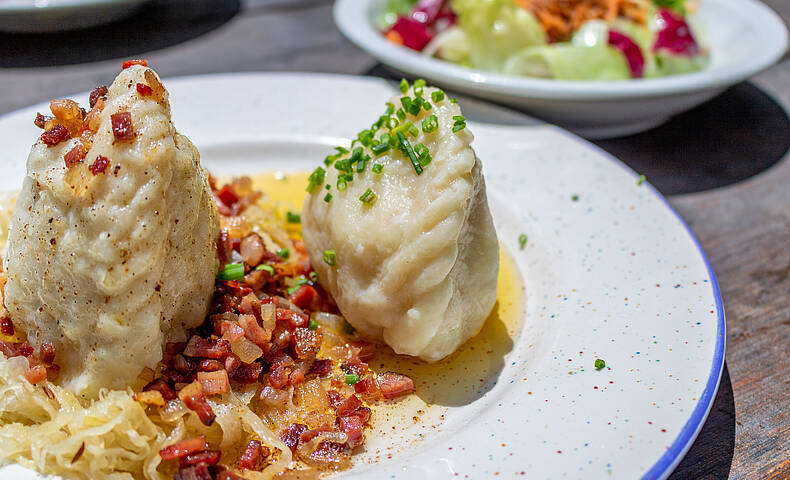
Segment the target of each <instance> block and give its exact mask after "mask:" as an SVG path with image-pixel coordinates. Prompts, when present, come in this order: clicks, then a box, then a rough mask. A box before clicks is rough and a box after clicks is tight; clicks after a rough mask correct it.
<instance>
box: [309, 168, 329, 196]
mask: <svg viewBox="0 0 790 480" xmlns="http://www.w3.org/2000/svg"><path fill="white" fill-rule="evenodd" d="M325 175H326V170H324V169H323V168H321V167H318V168H316V169H315V170H313V173H311V174H310V176H309V177H308V179H307V181H308V184H307V192H308V193H313V192H314V191H315V189H316V187H319V186H320V185H321V184H322V183H324V176H325Z"/></svg>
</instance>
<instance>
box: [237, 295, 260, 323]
mask: <svg viewBox="0 0 790 480" xmlns="http://www.w3.org/2000/svg"><path fill="white" fill-rule="evenodd" d="M239 313H243V314H246V315H255V318H261V301H260V300H259V299H258V297H256V296H255V294H254V293H250V294H247V295H244V298H242V299H241V303H240V304H239Z"/></svg>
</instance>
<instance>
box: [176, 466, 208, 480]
mask: <svg viewBox="0 0 790 480" xmlns="http://www.w3.org/2000/svg"><path fill="white" fill-rule="evenodd" d="M173 480H214V479H213V477H212V476H211V471H210V470H209V469H208V467H207V466H206V465H203V464H200V465H195V466H194V467H186V468H182V469H181V470H179V471H178V473H176V476H175V477H173Z"/></svg>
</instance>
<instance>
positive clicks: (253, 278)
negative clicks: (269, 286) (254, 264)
mask: <svg viewBox="0 0 790 480" xmlns="http://www.w3.org/2000/svg"><path fill="white" fill-rule="evenodd" d="M269 278H271V277H270V276H269V272H266V271H263V270H252V271H250V273H248V274H247V275H244V283H246V284H247V285H249V286H250V287H251V288H252V289H254V290H260V289H261V288H263V286H264V285H266V282H267V281H268V280H269Z"/></svg>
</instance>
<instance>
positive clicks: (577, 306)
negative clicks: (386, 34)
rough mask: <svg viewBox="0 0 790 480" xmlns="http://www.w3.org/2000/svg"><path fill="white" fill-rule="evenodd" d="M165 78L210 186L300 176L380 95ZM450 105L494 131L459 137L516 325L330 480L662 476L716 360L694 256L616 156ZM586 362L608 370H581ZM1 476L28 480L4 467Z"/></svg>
mask: <svg viewBox="0 0 790 480" xmlns="http://www.w3.org/2000/svg"><path fill="white" fill-rule="evenodd" d="M165 84H166V86H167V87H168V88H169V89H170V91H171V92H172V95H171V103H172V105H173V111H174V121H175V122H176V125H177V127H178V128H179V130H181V131H182V132H183V133H184V134H186V135H187V136H189V138H191V139H192V140H193V142H194V143H195V144H196V145H197V146H198V148H199V149H200V151H201V153H202V158H203V163H204V165H205V166H206V167H207V168H208V169H209V170H211V171H213V172H215V173H219V174H233V173H247V174H249V173H252V172H261V171H273V170H284V171H295V170H301V171H303V170H308V169H313V168H314V167H315V166H316V165H318V164H320V163H321V160H322V159H323V158H324V156H325V155H326V154H327V153H328V152H329V151H330V147H331V146H333V145H336V144H337V143H341V142H345V141H347V140H345V139H348V138H350V137H352V136H354V135H355V134H356V132H357V131H358V130H360V129H361V128H363V127H365V126H367V125H369V124H370V123H371V121H372V119H375V118H377V117H378V115H379V114H380V113H381V111H382V110H383V104H384V102H385V101H386V100H387V99H388V98H389V97H390V95H391V94H392V92H393V88H392V87H391V86H390V85H389V84H387V83H385V82H384V81H381V80H378V79H364V78H355V77H342V76H328V75H309V74H303V75H292V74H237V75H217V76H203V77H192V78H181V79H172V80H166V81H165ZM78 99H79V100H80V101H81V102H84V101H86V100H87V97H86V96H85V95H81V96H79V97H78ZM464 106H466V107H467V108H466V109H465V113H466V114H467V115H468V116H469V117H470V118H471V119H474V118H481V117H484V118H486V119H488V120H489V121H498V120H500V119H501V120H502V123H507V124H510V125H509V126H505V125H495V124H493V123H481V122H477V121H470V123H469V128H470V129H472V131H473V132H474V134H475V136H476V138H475V142H474V147H475V149H476V150H477V153H478V155H479V156H480V158H481V159H482V160H483V163H484V171H485V176H486V182H487V185H488V194H489V201H490V205H491V209H492V213H493V215H494V219H495V223H496V228H497V232H498V234H499V236H500V241H501V242H502V244H503V246H504V248H505V249H506V250H507V251H508V252H509V254H510V255H511V256H512V257H513V258H514V259H515V263H516V265H517V267H518V270H519V274H520V276H521V277H522V279H523V282H524V285H525V286H526V290H525V302H526V303H525V305H526V307H525V309H524V310H525V312H524V315H523V322H522V324H521V325H520V326H518V327H517V328H515V329H513V332H512V335H507V334H503V335H501V338H500V340H501V341H499V342H498V343H496V344H492V345H491V348H490V349H489V350H490V352H489V351H487V350H486V349H480V351H479V352H477V353H474V354H472V355H471V357H470V358H472V359H474V362H470V363H468V364H463V365H461V366H460V367H459V368H462V369H468V370H466V371H468V372H469V373H468V375H464V376H463V377H462V382H461V385H460V390H461V392H460V395H457V396H452V395H448V396H444V397H442V396H441V395H440V396H439V398H434V399H433V404H432V405H431V406H429V407H425V411H424V413H423V414H422V418H421V420H420V421H418V422H413V421H412V419H411V414H410V413H409V414H407V415H405V416H404V415H401V416H400V417H399V416H398V415H395V416H394V417H390V418H386V415H377V416H376V417H375V418H377V421H376V424H375V426H374V432H373V433H372V434H369V439H368V444H367V451H366V452H365V453H363V454H362V455H361V457H360V458H359V459H358V461H357V463H356V465H355V467H354V468H353V469H352V470H351V471H348V472H345V473H344V474H342V476H343V477H344V478H387V479H391V478H403V479H407V478H431V479H433V478H435V479H445V478H448V479H449V478H454V476H456V474H457V475H458V476H460V477H462V478H475V479H479V478H491V477H493V476H495V475H497V473H498V474H499V475H500V476H505V477H507V478H510V477H512V476H513V475H522V474H523V475H524V476H526V477H527V478H541V479H543V478H548V479H559V478H604V477H606V478H614V479H633V478H639V477H643V478H647V479H655V478H665V477H666V476H668V475H669V473H670V472H671V471H672V469H673V468H674V467H675V466H676V465H677V463H678V462H679V461H680V459H681V458H682V457H683V455H684V454H685V452H686V450H687V449H688V448H689V446H690V445H691V443H692V442H693V440H694V438H695V437H696V435H697V433H698V432H699V429H700V428H701V426H702V424H703V422H704V421H705V418H706V416H707V413H708V410H709V408H710V405H711V402H712V401H713V398H714V396H715V393H716V389H717V386H718V382H719V377H720V374H721V369H722V366H723V362H724V311H723V308H722V303H721V297H720V295H719V291H718V287H717V284H716V280H715V278H714V276H713V272H712V271H711V269H710V266H709V264H708V262H707V260H706V258H705V256H704V254H703V252H702V251H701V250H700V247H699V245H698V244H697V242H696V241H695V240H694V238H693V237H692V235H691V234H690V233H689V231H688V229H687V227H686V226H685V225H684V223H683V222H682V221H681V220H680V218H679V217H678V216H677V214H676V213H675V212H674V211H673V210H672V209H671V208H670V207H669V206H668V204H667V203H666V201H665V200H664V199H663V198H662V197H661V196H660V195H659V194H658V193H657V192H656V191H655V190H654V189H653V188H652V187H651V186H650V185H649V184H648V183H644V184H642V185H637V176H636V175H635V174H634V172H632V171H630V170H629V169H628V168H626V167H624V165H623V164H621V163H620V162H619V161H617V160H616V159H614V158H612V157H610V156H608V155H607V154H605V153H604V152H602V151H600V150H597V149H596V148H594V147H592V146H591V145H589V144H588V143H586V142H584V141H582V140H579V139H578V138H576V137H574V136H572V135H570V134H568V133H566V132H564V131H562V130H560V129H558V128H556V127H550V126H514V125H512V124H513V123H515V121H516V120H517V117H514V116H513V114H511V113H508V112H502V111H499V113H497V112H498V111H497V110H496V109H492V108H490V107H489V108H482V109H481V108H478V107H479V105H476V104H475V103H474V102H473V103H471V104H467V105H464V104H462V107H464ZM45 108H46V106H45V105H41V106H36V107H31V108H26V109H24V110H22V111H19V112H16V113H13V114H10V115H7V116H5V117H3V118H2V119H0V143H2V145H3V148H4V157H3V158H4V160H3V162H4V163H3V165H2V168H3V170H4V175H3V176H2V177H0V189H15V188H18V187H19V185H20V182H21V180H22V177H23V175H24V171H25V167H24V164H25V158H26V156H27V153H28V148H29V144H30V143H32V142H33V140H34V139H35V137H36V136H37V135H39V134H40V130H38V129H36V127H34V126H33V124H32V119H33V118H34V116H35V112H36V111H37V110H38V111H43V110H44V109H45ZM574 195H576V196H578V199H577V200H576V201H574V200H572V196H574ZM574 198H575V197H574ZM521 233H525V234H527V235H528V237H529V240H528V243H527V245H526V248H524V249H523V250H520V249H519V247H518V240H517V239H518V236H519V234H521ZM492 327H496V328H501V326H500V325H494V326H492ZM503 331H505V330H503ZM500 333H502V332H500ZM596 357H601V358H603V359H605V360H606V362H607V365H608V366H609V367H607V368H606V369H604V370H601V371H596V370H595V369H594V368H593V362H594V360H595V358H596ZM481 365H483V367H484V368H481ZM481 371H489V372H492V371H493V373H491V374H486V375H483V374H478V372H481ZM442 375H443V374H441V373H439V374H438V375H437V382H441V378H439V377H441V376H442ZM434 386H435V385H434ZM421 388H422V387H421V386H420V385H418V397H419V395H420V393H421V392H420V389H421ZM457 388H458V386H456V389H457ZM423 393H424V392H423ZM415 398H417V397H415ZM416 401H417V400H415V402H416ZM415 402H411V403H409V402H408V401H407V402H406V405H405V406H404V407H403V408H404V409H406V410H408V409H409V408H415V405H417V403H415ZM404 417H405V421H397V419H398V418H404ZM393 419H394V420H393ZM382 432H384V433H382ZM0 477H2V478H4V479H13V480H21V479H33V478H38V477H36V476H35V474H32V473H29V472H27V471H25V470H22V469H21V468H19V467H13V466H12V467H8V468H7V469H5V470H0Z"/></svg>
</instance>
